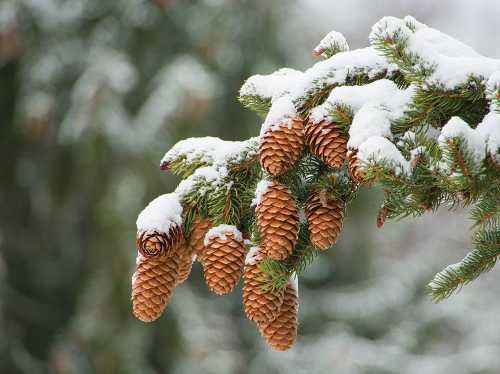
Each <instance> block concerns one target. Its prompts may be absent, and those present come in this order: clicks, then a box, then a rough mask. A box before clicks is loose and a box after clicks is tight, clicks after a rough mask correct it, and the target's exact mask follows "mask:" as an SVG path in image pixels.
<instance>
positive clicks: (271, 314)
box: [243, 247, 284, 322]
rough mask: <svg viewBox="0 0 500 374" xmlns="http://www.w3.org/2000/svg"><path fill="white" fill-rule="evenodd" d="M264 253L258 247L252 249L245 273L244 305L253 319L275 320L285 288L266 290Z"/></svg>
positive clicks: (262, 320) (247, 314)
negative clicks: (263, 266) (262, 266)
mask: <svg viewBox="0 0 500 374" xmlns="http://www.w3.org/2000/svg"><path fill="white" fill-rule="evenodd" d="M262 259H263V255H262V254H261V253H259V252H258V249H257V247H254V248H252V249H251V250H250V252H249V253H248V255H247V258H246V261H245V268H244V273H243V280H244V283H243V305H244V306H245V314H246V316H247V318H248V319H249V320H251V321H256V322H270V321H272V320H274V319H275V318H276V317H277V316H278V314H279V311H280V307H281V304H282V303H283V296H284V290H283V289H281V290H274V291H273V290H265V289H264V288H263V286H264V277H265V274H264V273H263V272H262V271H261V270H260V264H261V262H262Z"/></svg>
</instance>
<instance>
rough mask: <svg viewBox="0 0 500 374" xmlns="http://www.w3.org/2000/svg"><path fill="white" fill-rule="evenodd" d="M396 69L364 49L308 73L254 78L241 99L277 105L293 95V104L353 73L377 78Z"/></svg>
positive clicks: (283, 71) (284, 72)
mask: <svg viewBox="0 0 500 374" xmlns="http://www.w3.org/2000/svg"><path fill="white" fill-rule="evenodd" d="M396 69H397V67H396V65H394V64H390V63H389V62H388V61H387V60H386V58H385V57H383V56H382V55H380V54H379V53H378V52H377V51H376V50H375V49H374V48H372V47H366V48H360V49H356V50H353V51H346V52H340V53H337V54H335V55H334V56H332V57H330V58H328V59H326V60H323V61H319V62H317V63H316V64H314V65H313V66H312V67H310V68H309V69H307V70H306V71H304V72H300V71H298V70H293V69H289V68H285V69H280V70H278V71H276V72H274V73H272V74H268V75H254V76H252V77H250V78H248V79H247V81H246V82H245V83H244V84H243V86H242V87H241V89H240V96H260V97H262V98H265V99H271V101H272V102H273V103H274V102H275V101H277V100H278V99H279V98H280V97H282V96H285V95H289V96H290V100H291V101H292V102H295V101H297V100H298V101H300V100H301V99H302V98H303V96H304V95H305V94H306V95H307V92H308V91H310V90H312V89H314V88H315V87H316V86H317V85H318V84H320V83H321V84H326V85H334V84H337V85H343V84H344V83H345V82H346V79H347V78H348V77H349V76H351V75H352V74H353V73H365V74H367V75H368V76H369V77H375V76H376V75H378V74H380V73H382V72H384V71H394V70H396Z"/></svg>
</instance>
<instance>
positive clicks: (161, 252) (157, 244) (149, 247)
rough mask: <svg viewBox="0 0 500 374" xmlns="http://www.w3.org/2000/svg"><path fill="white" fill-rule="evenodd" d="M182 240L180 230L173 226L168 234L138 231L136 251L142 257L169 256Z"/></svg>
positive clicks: (154, 231) (177, 226)
mask: <svg viewBox="0 0 500 374" xmlns="http://www.w3.org/2000/svg"><path fill="white" fill-rule="evenodd" d="M183 240H184V238H183V235H182V229H181V227H180V226H179V225H173V226H172V227H171V228H170V230H169V231H168V233H164V232H160V231H158V230H145V231H142V230H140V231H138V232H137V236H136V244H137V250H138V251H139V253H140V254H141V255H143V256H144V257H160V256H171V255H172V254H173V252H174V251H175V250H176V248H177V247H178V246H179V245H180V244H181V243H182V242H183Z"/></svg>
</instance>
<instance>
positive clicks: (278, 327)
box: [258, 282, 299, 351]
mask: <svg viewBox="0 0 500 374" xmlns="http://www.w3.org/2000/svg"><path fill="white" fill-rule="evenodd" d="M298 312H299V300H298V294H297V288H296V286H294V285H293V284H292V283H291V282H289V283H288V285H287V286H286V288H285V296H284V298H283V304H282V305H281V309H280V312H279V314H278V316H277V317H276V318H275V319H274V320H273V321H271V322H259V323H258V324H259V330H260V333H261V335H262V336H263V337H264V339H265V340H266V342H267V344H269V345H270V346H271V347H272V348H274V349H276V350H277V351H286V350H287V349H289V348H291V347H292V346H293V344H294V343H295V340H296V338H297V329H298V324H299V321H298Z"/></svg>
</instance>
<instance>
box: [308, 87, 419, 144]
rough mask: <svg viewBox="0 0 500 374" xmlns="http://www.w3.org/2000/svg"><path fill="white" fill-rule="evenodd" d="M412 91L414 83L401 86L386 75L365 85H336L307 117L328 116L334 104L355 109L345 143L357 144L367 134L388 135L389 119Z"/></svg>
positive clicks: (399, 111) (406, 102) (402, 109)
mask: <svg viewBox="0 0 500 374" xmlns="http://www.w3.org/2000/svg"><path fill="white" fill-rule="evenodd" d="M414 93H415V87H414V86H410V87H408V88H407V89H406V90H400V89H399V88H398V87H397V86H396V84H394V82H392V81H390V80H388V79H381V80H378V81H375V82H372V83H369V84H366V85H364V86H341V87H336V88H334V89H333V90H332V91H331V93H330V95H329V97H328V99H327V100H326V101H325V102H324V103H323V104H322V105H320V106H318V107H316V108H314V109H313V110H312V113H311V117H310V118H311V120H312V121H314V122H319V121H322V120H324V119H329V118H328V108H333V107H335V106H336V105H346V106H348V107H349V108H350V109H351V110H352V111H353V112H354V118H353V122H352V125H351V126H350V128H349V142H348V147H350V148H358V147H359V145H360V144H361V143H363V142H364V141H366V140H367V139H368V138H369V137H370V136H375V135H378V136H384V137H388V138H390V137H391V131H390V126H391V122H393V121H395V120H397V119H398V118H401V117H402V116H403V115H404V113H405V111H406V110H407V108H408V106H409V105H410V103H411V101H412V99H413V95H414ZM330 120H331V119H330Z"/></svg>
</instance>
